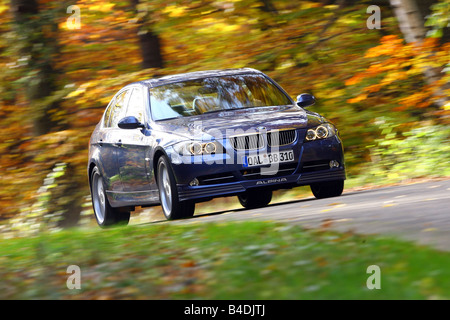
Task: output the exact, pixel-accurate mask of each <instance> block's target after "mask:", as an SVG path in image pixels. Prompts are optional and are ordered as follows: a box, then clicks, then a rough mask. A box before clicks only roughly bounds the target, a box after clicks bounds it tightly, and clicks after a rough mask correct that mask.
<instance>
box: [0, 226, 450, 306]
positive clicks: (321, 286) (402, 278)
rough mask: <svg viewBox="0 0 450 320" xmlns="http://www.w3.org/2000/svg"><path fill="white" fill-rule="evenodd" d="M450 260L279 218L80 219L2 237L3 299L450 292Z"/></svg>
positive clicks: (387, 295) (0, 290)
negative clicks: (74, 275) (75, 278)
mask: <svg viewBox="0 0 450 320" xmlns="http://www.w3.org/2000/svg"><path fill="white" fill-rule="evenodd" d="M69 265H77V266H79V267H80V270H81V289H80V290H77V289H73V290H69V289H68V288H67V286H66V281H67V279H68V277H69V276H70V274H68V273H67V267H68V266H69ZM371 265H377V266H379V267H380V271H381V275H380V280H381V289H379V290H376V289H374V290H369V289H368V288H367V286H366V281H367V279H368V278H369V276H371V274H369V273H367V268H368V267H369V266H371ZM449 265H450V253H447V252H440V251H437V250H434V249H431V248H428V247H423V246H418V245H416V244H412V243H408V242H403V241H398V240H395V239H389V238H385V237H378V236H377V237H375V236H361V235H355V234H352V233H345V234H342V233H336V232H331V231H328V230H319V231H318V230H305V229H303V228H301V227H299V226H291V225H286V224H279V223H273V222H233V223H220V224H219V223H205V224H201V225H197V224H196V225H178V224H177V225H174V224H168V223H163V224H152V225H140V226H128V227H124V228H116V229H109V230H100V229H89V230H81V229H73V230H66V231H61V232H57V233H52V234H50V233H47V234H41V235H39V236H37V237H34V238H18V239H10V240H0V279H1V280H0V299H435V298H436V299H438V298H444V299H448V298H449V297H450V269H449V268H448V266H449Z"/></svg>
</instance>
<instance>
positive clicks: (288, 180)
mask: <svg viewBox="0 0 450 320" xmlns="http://www.w3.org/2000/svg"><path fill="white" fill-rule="evenodd" d="M314 102H315V98H314V96H312V95H310V94H301V95H299V96H298V97H297V102H294V101H293V100H292V99H291V98H290V97H289V95H288V94H287V93H286V92H285V91H284V90H283V89H282V88H281V87H280V86H279V85H278V84H277V83H275V81H273V80H272V79H271V78H269V77H268V76H267V75H265V74H264V73H262V72H260V71H257V70H254V69H249V68H244V69H232V70H216V71H204V72H192V73H186V74H180V75H174V76H166V77H163V78H159V79H151V80H146V81H140V82H136V83H132V84H129V85H127V86H125V87H124V88H122V89H121V90H120V91H119V92H117V94H116V95H115V96H114V98H113V99H112V100H111V102H110V103H109V105H108V107H107V108H106V110H105V113H104V115H103V117H102V119H101V120H100V122H99V123H98V125H97V126H96V128H95V130H94V132H93V133H92V136H91V139H90V143H89V162H88V175H89V184H90V189H91V195H92V203H93V207H94V212H95V217H96V219H97V222H98V224H99V225H100V226H108V225H113V224H116V223H128V221H129V219H130V211H133V210H134V208H135V207H136V206H142V207H145V206H153V205H161V206H162V209H163V212H164V214H165V216H166V218H167V219H179V218H185V217H190V216H192V215H193V214H194V210H195V203H197V202H202V201H207V200H210V199H212V198H215V197H221V196H231V195H237V196H238V198H239V201H240V203H241V204H242V205H243V206H244V207H246V208H258V207H263V206H266V205H267V204H269V202H270V201H271V198H272V191H273V190H277V189H289V188H293V187H296V186H302V185H310V186H311V190H312V192H313V194H314V196H315V197H316V198H325V197H333V196H339V195H341V193H342V191H343V188H344V180H345V177H346V176H345V167H344V157H343V146H342V142H341V140H340V138H339V136H338V132H337V129H336V128H335V126H334V125H333V124H332V123H330V122H329V121H327V120H326V119H325V118H323V117H322V116H321V115H319V114H317V113H314V112H311V111H307V110H305V108H306V107H308V106H310V105H312V104H314Z"/></svg>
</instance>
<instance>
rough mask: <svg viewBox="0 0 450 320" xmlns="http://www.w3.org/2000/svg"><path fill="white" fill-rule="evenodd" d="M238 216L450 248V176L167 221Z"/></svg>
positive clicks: (179, 221) (197, 221) (237, 219)
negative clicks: (376, 235)
mask: <svg viewBox="0 0 450 320" xmlns="http://www.w3.org/2000/svg"><path fill="white" fill-rule="evenodd" d="M242 220H264V221H267V220H272V221H279V222H285V223H295V224H299V225H301V226H304V227H307V228H320V227H322V228H323V227H327V228H330V229H332V230H338V231H343V232H345V231H353V232H355V233H360V234H383V235H395V236H397V237H400V238H402V239H405V240H413V241H417V242H418V243H421V244H427V245H431V246H434V247H436V248H438V249H441V250H446V251H450V180H441V181H433V182H425V183H416V184H410V185H402V186H394V187H385V188H379V189H372V190H364V191H345V190H344V193H343V194H342V195H341V196H340V197H335V198H329V199H321V200H318V199H315V198H306V199H301V200H295V201H289V202H283V203H275V204H271V205H269V206H267V207H265V208H261V209H254V210H246V209H236V210H227V211H221V210H218V211H216V212H212V213H208V214H196V215H195V216H194V217H193V218H190V219H184V220H178V221H170V222H167V223H174V224H179V223H203V222H211V221H242ZM155 222H156V223H160V222H163V221H162V220H161V221H155ZM155 222H153V223H155Z"/></svg>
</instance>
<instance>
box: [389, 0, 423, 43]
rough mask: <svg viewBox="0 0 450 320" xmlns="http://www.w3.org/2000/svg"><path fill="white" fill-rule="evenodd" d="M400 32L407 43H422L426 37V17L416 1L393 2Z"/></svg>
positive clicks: (393, 0)
mask: <svg viewBox="0 0 450 320" xmlns="http://www.w3.org/2000/svg"><path fill="white" fill-rule="evenodd" d="M391 6H392V8H393V9H394V13H395V15H396V16H397V20H398V25H399V27H400V31H401V32H402V33H403V37H404V38H405V40H406V42H408V43H411V42H421V41H422V40H423V39H424V38H425V35H426V29H425V27H424V24H425V21H424V17H422V14H421V12H420V10H419V7H418V6H417V3H416V1H415V0H391Z"/></svg>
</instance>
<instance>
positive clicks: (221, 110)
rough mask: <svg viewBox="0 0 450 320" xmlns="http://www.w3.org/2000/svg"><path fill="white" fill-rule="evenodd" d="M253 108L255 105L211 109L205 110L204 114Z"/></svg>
mask: <svg viewBox="0 0 450 320" xmlns="http://www.w3.org/2000/svg"><path fill="white" fill-rule="evenodd" d="M251 108H254V107H244V108H231V109H219V110H210V111H206V112H203V113H202V114H205V113H215V112H224V111H234V110H243V109H251Z"/></svg>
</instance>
